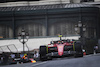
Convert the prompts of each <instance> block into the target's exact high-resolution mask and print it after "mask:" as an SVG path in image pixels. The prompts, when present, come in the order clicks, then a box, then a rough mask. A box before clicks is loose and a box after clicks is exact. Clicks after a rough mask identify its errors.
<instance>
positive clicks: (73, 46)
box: [73, 41, 75, 51]
mask: <svg viewBox="0 0 100 67" xmlns="http://www.w3.org/2000/svg"><path fill="white" fill-rule="evenodd" d="M74 43H75V41H74V42H73V50H74V51H75V45H74Z"/></svg>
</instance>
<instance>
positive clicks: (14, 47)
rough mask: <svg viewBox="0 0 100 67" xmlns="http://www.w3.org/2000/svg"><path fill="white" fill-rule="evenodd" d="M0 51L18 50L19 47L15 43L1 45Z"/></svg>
mask: <svg viewBox="0 0 100 67" xmlns="http://www.w3.org/2000/svg"><path fill="white" fill-rule="evenodd" d="M0 52H1V53H2V52H18V49H17V48H16V46H15V45H14V44H10V45H5V46H0Z"/></svg>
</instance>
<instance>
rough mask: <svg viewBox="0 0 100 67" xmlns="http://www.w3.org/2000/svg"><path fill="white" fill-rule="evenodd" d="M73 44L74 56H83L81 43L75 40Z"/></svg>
mask: <svg viewBox="0 0 100 67" xmlns="http://www.w3.org/2000/svg"><path fill="white" fill-rule="evenodd" d="M74 45H75V51H76V53H75V55H74V57H83V52H82V43H81V41H77V42H75V44H74Z"/></svg>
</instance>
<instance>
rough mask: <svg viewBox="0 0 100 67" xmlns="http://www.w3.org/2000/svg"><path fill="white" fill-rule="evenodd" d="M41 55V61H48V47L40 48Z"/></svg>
mask: <svg viewBox="0 0 100 67" xmlns="http://www.w3.org/2000/svg"><path fill="white" fill-rule="evenodd" d="M39 53H40V60H41V61H44V60H47V57H46V54H47V49H46V46H40V48H39Z"/></svg>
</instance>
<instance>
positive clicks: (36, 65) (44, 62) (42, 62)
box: [31, 62, 47, 67]
mask: <svg viewBox="0 0 100 67" xmlns="http://www.w3.org/2000/svg"><path fill="white" fill-rule="evenodd" d="M45 63H47V62H41V63H37V64H34V65H31V66H32V67H33V66H38V65H41V64H45Z"/></svg>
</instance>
